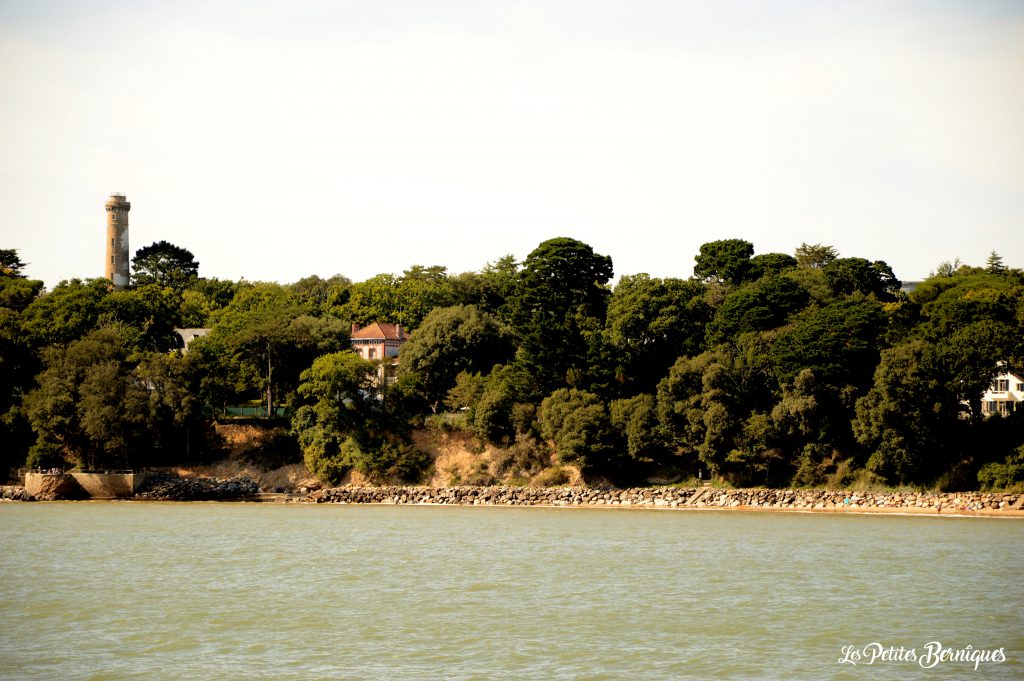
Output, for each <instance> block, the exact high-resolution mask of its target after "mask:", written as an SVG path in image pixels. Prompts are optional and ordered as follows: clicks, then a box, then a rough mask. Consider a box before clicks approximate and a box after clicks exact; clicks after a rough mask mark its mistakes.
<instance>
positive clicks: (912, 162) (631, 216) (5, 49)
mask: <svg viewBox="0 0 1024 681" xmlns="http://www.w3.org/2000/svg"><path fill="white" fill-rule="evenodd" d="M0 83H2V85H3V95H2V96H0V248H17V249H19V251H20V254H21V257H22V259H23V260H25V261H27V262H28V263H30V264H29V267H28V270H27V273H28V274H29V276H31V277H33V278H38V279H43V280H44V281H45V282H46V283H47V285H48V286H50V287H52V286H53V285H55V284H56V283H57V282H58V281H60V280H61V279H65V278H70V277H83V278H84V277H95V276H102V273H103V257H104V240H105V237H106V232H105V230H106V227H105V224H106V223H105V219H106V217H105V213H104V210H103V203H104V201H105V200H106V198H107V196H108V195H109V194H110V193H112V192H122V193H125V194H127V196H128V200H129V201H131V203H132V210H131V213H130V225H131V228H130V229H131V252H132V253H133V254H134V252H135V251H136V250H137V249H138V248H141V247H143V246H146V245H148V244H151V243H153V242H154V241H158V240H161V239H164V240H167V241H170V242H172V243H174V244H177V245H179V246H183V247H185V248H188V249H189V250H191V251H192V252H193V253H194V254H195V256H196V259H197V260H198V261H199V262H200V274H201V275H203V276H215V277H220V278H228V279H238V278H242V277H244V278H246V279H249V280H254V281H255V280H264V281H279V282H282V283H285V282H290V281H295V280H297V279H299V278H301V277H303V276H306V275H310V274H319V275H321V276H324V277H327V276H330V275H332V274H335V273H339V274H344V275H346V276H348V277H350V278H352V279H353V280H357V281H358V280H362V279H365V278H367V277H370V276H372V275H374V274H377V273H380V272H401V271H402V270H404V269H406V268H408V267H409V266H410V265H413V264H422V265H435V264H436V265H446V266H447V267H448V268H449V271H451V272H461V271H467V270H477V269H480V268H481V267H482V266H483V265H484V264H485V263H487V262H488V261H493V260H496V259H498V258H499V257H501V256H502V255H505V254H509V253H511V254H512V255H514V256H516V257H517V258H518V259H520V260H521V259H522V258H524V257H525V256H526V255H527V254H528V253H529V252H530V251H531V250H532V249H533V248H535V247H536V246H537V244H538V243H540V242H541V241H543V240H544V239H548V238H551V237H555V236H571V237H574V238H577V239H580V240H582V241H585V242H587V243H589V244H590V245H592V246H593V247H594V249H595V250H597V251H598V252H599V253H602V254H606V255H611V256H612V258H613V261H614V264H615V273H616V275H617V276H618V275H622V274H633V273H637V272H648V273H650V274H651V275H653V276H678V277H688V276H690V275H691V274H692V271H693V256H694V255H695V254H696V253H697V250H698V248H699V247H700V245H701V244H702V243H704V242H707V241H713V240H716V239H724V238H743V239H747V240H749V241H751V242H753V244H754V246H755V249H756V252H758V253H766V252H772V251H782V252H786V253H792V252H793V250H794V249H795V248H796V247H797V246H799V245H800V243H801V242H808V243H823V244H828V245H832V246H834V247H835V248H836V249H837V250H838V251H839V252H840V254H841V255H843V256H858V257H865V258H869V259H872V260H875V259H882V260H886V261H887V262H888V263H889V264H890V265H891V266H892V267H893V269H894V270H895V272H896V275H897V276H898V277H900V278H902V279H905V280H914V279H920V278H923V277H924V276H925V275H926V274H927V273H928V272H929V271H930V270H932V269H933V268H934V267H935V266H936V265H937V264H938V263H939V262H941V261H943V260H952V259H953V258H957V257H959V258H961V259H962V260H964V261H965V262H968V263H972V264H984V261H985V258H986V257H987V255H988V253H989V252H990V251H991V250H993V249H994V250H996V251H998V252H999V253H1000V254H1001V255H1002V256H1003V258H1004V261H1005V262H1006V264H1008V265H1011V266H1015V267H1024V2H989V1H985V0H964V1H962V2H953V1H951V0H931V1H926V2H913V1H910V0H900V1H895V0H885V1H882V2H873V1H870V0H867V1H865V0H856V1H855V2H839V1H831V0H830V1H829V2H820V1H809V2H787V1H785V0H781V1H775V2H754V1H739V0H725V1H723V0H709V1H706V2H696V1H693V2H691V1H686V0H663V1H654V0H629V1H619V0H581V1H578V2H576V1H568V0H537V1H531V0H524V1H520V2H487V1H485V0H481V1H472V0H466V1H464V2H455V1H450V0H434V1H433V2H423V1H422V0H417V1H408V0H398V1H394V2H365V1H362V2H343V1H328V0H323V1H317V0H290V1H288V2H284V1H281V0H278V1H277V2H265V1H263V0H244V1H243V0H238V1H234V2H216V1H212V0H199V1H192V0H186V1H176V2H167V1H166V0H161V1H159V2H156V1H152V0H131V1H129V0H124V1H122V2H116V1H113V2H88V1H87V0H32V1H31V2H29V1H28V0H17V1H11V0H0Z"/></svg>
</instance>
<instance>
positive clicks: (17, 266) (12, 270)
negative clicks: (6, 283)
mask: <svg viewBox="0 0 1024 681" xmlns="http://www.w3.org/2000/svg"><path fill="white" fill-rule="evenodd" d="M24 268H25V263H24V262H22V261H21V258H20V257H19V256H18V249H16V248H0V277H4V278H6V277H14V278H24V275H23V274H22V273H21V271H22V270H23V269H24Z"/></svg>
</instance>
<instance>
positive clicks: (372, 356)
mask: <svg viewBox="0 0 1024 681" xmlns="http://www.w3.org/2000/svg"><path fill="white" fill-rule="evenodd" d="M366 356H367V357H368V358H369V359H375V358H376V357H377V351H376V350H374V349H373V348H370V349H369V350H367V351H366Z"/></svg>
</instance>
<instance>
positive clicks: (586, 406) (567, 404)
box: [538, 388, 613, 468]
mask: <svg viewBox="0 0 1024 681" xmlns="http://www.w3.org/2000/svg"><path fill="white" fill-rule="evenodd" d="M538 421H539V422H540V432H541V436H542V437H544V439H546V440H550V441H551V442H552V443H553V444H554V447H555V452H556V453H557V454H558V460H559V461H561V462H562V463H571V464H576V465H578V466H579V467H580V468H588V467H599V466H601V465H602V464H605V463H607V460H608V458H609V456H610V455H611V452H612V442H613V439H612V429H611V422H610V421H609V418H608V410H607V408H606V407H605V404H604V402H602V401H601V398H599V397H598V396H597V395H594V394H592V393H588V392H586V391H583V390H576V389H575V388H561V389H559V390H556V391H555V392H553V393H551V394H550V395H549V396H548V397H545V398H544V401H543V402H541V403H540V413H539V418H538Z"/></svg>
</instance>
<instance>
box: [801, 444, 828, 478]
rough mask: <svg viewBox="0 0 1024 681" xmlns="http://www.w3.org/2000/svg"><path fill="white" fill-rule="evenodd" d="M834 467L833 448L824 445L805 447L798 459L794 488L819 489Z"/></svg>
mask: <svg viewBox="0 0 1024 681" xmlns="http://www.w3.org/2000/svg"><path fill="white" fill-rule="evenodd" d="M831 465H832V448H831V447H828V446H827V445H822V444H808V445H806V446H804V448H803V451H802V452H800V454H799V456H797V459H796V473H795V474H794V475H793V483H792V484H793V486H794V487H817V486H820V485H822V484H824V483H825V481H826V480H827V478H828V470H829V468H830V467H831Z"/></svg>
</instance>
